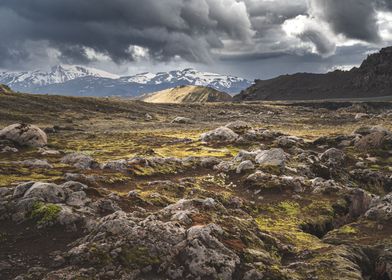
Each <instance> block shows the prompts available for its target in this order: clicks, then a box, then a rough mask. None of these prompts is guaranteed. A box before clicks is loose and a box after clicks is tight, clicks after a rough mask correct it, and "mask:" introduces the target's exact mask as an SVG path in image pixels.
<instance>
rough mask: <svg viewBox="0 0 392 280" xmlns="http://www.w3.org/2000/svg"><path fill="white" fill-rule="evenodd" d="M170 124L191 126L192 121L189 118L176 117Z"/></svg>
mask: <svg viewBox="0 0 392 280" xmlns="http://www.w3.org/2000/svg"><path fill="white" fill-rule="evenodd" d="M171 122H172V123H179V124H191V123H194V121H193V120H192V119H190V118H185V117H176V118H175V119H173V120H172V121H171Z"/></svg>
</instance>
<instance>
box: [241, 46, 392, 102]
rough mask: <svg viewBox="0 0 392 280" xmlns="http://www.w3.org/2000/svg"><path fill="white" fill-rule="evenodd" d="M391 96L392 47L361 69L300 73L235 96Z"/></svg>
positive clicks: (259, 84)
mask: <svg viewBox="0 0 392 280" xmlns="http://www.w3.org/2000/svg"><path fill="white" fill-rule="evenodd" d="M384 96H392V47H388V48H384V49H382V50H381V51H380V52H378V53H375V54H372V55H370V56H368V58H367V59H366V60H364V62H363V63H362V65H361V66H360V67H359V68H353V69H351V70H350V71H339V70H336V71H334V72H330V73H327V74H309V73H298V74H294V75H284V76H280V77H277V78H275V79H270V80H256V82H255V84H254V85H253V86H251V87H249V88H248V89H246V90H244V91H242V92H241V93H240V94H239V95H237V96H235V97H234V100H236V101H251V100H319V99H339V98H371V97H384Z"/></svg>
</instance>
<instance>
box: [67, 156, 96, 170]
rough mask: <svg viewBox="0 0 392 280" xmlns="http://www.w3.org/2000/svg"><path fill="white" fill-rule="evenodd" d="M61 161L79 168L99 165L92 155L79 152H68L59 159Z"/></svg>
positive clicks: (90, 167)
mask: <svg viewBox="0 0 392 280" xmlns="http://www.w3.org/2000/svg"><path fill="white" fill-rule="evenodd" d="M61 162H62V163H65V164H70V165H73V166H74V167H76V168H80V169H93V168H98V166H99V165H98V163H97V162H96V161H95V160H94V159H93V158H92V157H90V156H87V155H84V154H80V153H72V154H68V155H66V156H64V157H63V158H62V159H61Z"/></svg>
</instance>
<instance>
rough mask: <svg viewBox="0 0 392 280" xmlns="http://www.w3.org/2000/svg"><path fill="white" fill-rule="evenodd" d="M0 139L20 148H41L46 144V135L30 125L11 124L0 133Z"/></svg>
mask: <svg viewBox="0 0 392 280" xmlns="http://www.w3.org/2000/svg"><path fill="white" fill-rule="evenodd" d="M0 138H3V139H7V140H10V141H12V142H15V143H16V144H18V145H20V146H28V147H43V146H45V145H47V144H48V138H47V136H46V133H45V132H44V131H42V130H41V129H40V128H39V127H37V126H35V125H31V124H13V125H10V126H7V127H6V128H4V129H3V130H1V131H0Z"/></svg>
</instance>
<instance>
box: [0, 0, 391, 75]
mask: <svg viewBox="0 0 392 280" xmlns="http://www.w3.org/2000/svg"><path fill="white" fill-rule="evenodd" d="M390 9H392V0H344V1H343V0H297V1H292V0H159V1H158V0H99V1H97V0H82V1H81V0H34V1H32V0H1V1H0V38H2V39H1V40H0V68H8V69H10V68H21V67H24V68H33V67H35V66H37V67H40V66H42V65H50V64H52V63H57V62H65V63H70V64H91V63H93V64H94V63H98V62H99V63H101V64H100V65H101V66H102V65H103V66H104V64H105V63H107V65H109V64H110V65H111V66H110V67H109V66H108V68H110V69H111V70H112V69H113V68H114V67H115V66H113V65H121V67H123V65H125V64H127V63H128V64H129V65H131V64H132V65H138V64H142V63H145V65H152V67H157V68H158V69H159V67H160V66H159V65H163V64H165V63H167V64H170V63H172V62H173V61H181V65H184V64H186V63H188V64H193V65H194V64H195V63H202V64H203V63H204V64H206V65H207V66H206V67H207V68H208V67H209V68H211V67H215V69H222V68H224V66H225V67H226V66H227V65H231V66H232V67H234V68H235V67H246V66H245V65H246V63H248V62H250V61H252V60H254V61H256V62H255V63H256V64H257V61H259V62H260V63H264V62H266V61H268V62H271V61H276V63H277V65H279V66H277V67H282V65H283V64H282V63H283V62H284V61H285V60H286V61H287V62H288V63H289V61H296V62H298V61H301V59H303V60H304V61H305V57H307V56H308V55H310V56H311V57H312V58H313V57H319V58H320V60H317V61H319V62H322V61H327V58H328V57H332V56H334V54H336V55H339V48H341V45H342V42H341V36H340V35H344V38H346V39H347V40H348V39H355V40H359V41H361V43H360V44H361V45H362V46H372V47H373V48H376V47H379V46H382V45H385V44H387V43H388V42H385V41H383V38H382V37H381V35H380V34H379V30H378V29H379V26H378V21H377V15H378V14H377V13H378V11H380V10H384V11H386V10H390ZM391 32H392V31H391ZM391 34H392V33H391ZM4 38H5V39H4ZM293 57H297V58H298V59H294V58H293ZM358 57H359V56H358ZM241 59H242V60H241ZM230 61H231V62H230ZM315 61H316V60H315ZM335 61H336V60H335ZM242 62H243V63H242ZM154 63H155V64H154ZM290 65H291V64H290ZM298 65H301V63H298ZM135 68H137V67H136V66H135ZM142 68H143V67H142ZM263 69H264V68H263ZM266 69H267V68H266ZM150 70H151V71H154V70H155V69H150ZM232 72H237V73H242V72H246V71H245V70H243V69H233V70H232ZM274 73H275V72H274Z"/></svg>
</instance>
